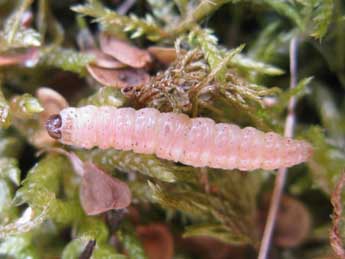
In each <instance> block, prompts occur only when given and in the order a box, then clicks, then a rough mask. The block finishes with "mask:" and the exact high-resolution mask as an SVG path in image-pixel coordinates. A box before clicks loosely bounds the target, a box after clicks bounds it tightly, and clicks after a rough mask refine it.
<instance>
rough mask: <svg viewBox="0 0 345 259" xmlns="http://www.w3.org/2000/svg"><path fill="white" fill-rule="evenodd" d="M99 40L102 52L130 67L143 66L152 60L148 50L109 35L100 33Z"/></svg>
mask: <svg viewBox="0 0 345 259" xmlns="http://www.w3.org/2000/svg"><path fill="white" fill-rule="evenodd" d="M99 41H100V46H101V49H102V51H103V52H104V53H106V54H108V55H111V56H113V57H114V58H116V59H117V60H119V61H120V62H122V63H124V64H127V65H129V66H131V67H134V68H144V67H147V66H148V65H149V64H150V63H151V62H152V59H151V56H150V53H149V52H148V51H146V50H143V49H139V48H137V47H135V46H132V45H131V44H129V43H127V42H125V41H122V40H118V39H116V38H114V37H112V36H110V35H107V34H102V35H101V36H100V39H99Z"/></svg>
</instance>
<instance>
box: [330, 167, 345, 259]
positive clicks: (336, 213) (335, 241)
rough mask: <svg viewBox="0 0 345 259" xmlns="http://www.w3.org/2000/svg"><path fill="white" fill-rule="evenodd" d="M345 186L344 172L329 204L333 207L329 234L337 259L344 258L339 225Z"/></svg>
mask: <svg viewBox="0 0 345 259" xmlns="http://www.w3.org/2000/svg"><path fill="white" fill-rule="evenodd" d="M344 185H345V171H344V172H343V173H342V174H341V176H340V179H339V180H338V183H337V185H336V187H335V189H334V191H333V192H332V196H331V202H332V205H333V216H332V223H333V226H332V229H331V232H330V234H329V238H330V241H331V247H332V248H333V251H334V252H335V253H336V254H337V256H339V258H345V248H344V244H343V241H342V236H341V229H340V226H341V223H342V217H343V215H342V214H343V213H342V212H343V207H342V192H343V188H344Z"/></svg>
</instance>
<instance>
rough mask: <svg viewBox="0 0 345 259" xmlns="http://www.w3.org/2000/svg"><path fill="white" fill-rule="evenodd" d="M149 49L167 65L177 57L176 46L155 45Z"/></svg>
mask: <svg viewBox="0 0 345 259" xmlns="http://www.w3.org/2000/svg"><path fill="white" fill-rule="evenodd" d="M147 50H148V51H149V52H150V53H151V54H152V56H154V57H155V58H156V59H157V60H158V61H159V62H161V63H163V64H165V65H169V64H170V63H172V62H174V61H175V59H176V57H177V54H176V49H175V48H167V47H158V46H153V47H149V48H148V49H147Z"/></svg>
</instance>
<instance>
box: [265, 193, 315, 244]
mask: <svg viewBox="0 0 345 259" xmlns="http://www.w3.org/2000/svg"><path fill="white" fill-rule="evenodd" d="M269 198H270V195H267V197H264V203H265V205H264V209H263V211H264V212H263V214H262V215H261V220H260V222H266V220H265V219H266V217H267V215H266V214H267V211H268V206H269V201H270V199H269ZM263 227H264V226H262V229H263ZM310 229H311V216H310V213H309V211H308V210H307V208H306V207H305V206H304V205H303V203H302V202H300V201H299V200H297V199H295V198H293V197H290V196H288V195H284V196H283V197H282V199H281V202H280V206H279V211H278V215H277V221H276V225H275V231H274V236H273V241H274V243H275V244H276V245H277V246H280V247H284V248H290V247H296V246H298V245H300V244H301V243H302V242H303V241H304V240H305V238H306V237H307V236H308V234H309V231H310Z"/></svg>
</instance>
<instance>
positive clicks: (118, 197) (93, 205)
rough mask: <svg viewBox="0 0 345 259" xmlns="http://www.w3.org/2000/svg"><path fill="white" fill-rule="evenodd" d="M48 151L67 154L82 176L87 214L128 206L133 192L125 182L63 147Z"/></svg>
mask: <svg viewBox="0 0 345 259" xmlns="http://www.w3.org/2000/svg"><path fill="white" fill-rule="evenodd" d="M46 151H50V152H56V153H59V154H62V155H65V156H66V157H67V158H68V159H69V160H70V162H71V164H72V166H73V169H74V171H75V172H76V173H77V174H78V175H80V176H81V178H82V180H81V185H80V195H79V197H80V203H81V205H82V207H83V209H84V211H85V212H86V214H87V215H97V214H100V213H103V212H106V211H109V210H113V209H124V208H127V207H128V206H129V205H130V203H131V200H132V194H131V192H130V190H129V188H128V185H127V184H126V183H125V182H122V181H120V180H119V179H116V178H114V177H112V176H110V175H108V174H106V173H105V172H103V171H102V170H100V169H99V168H98V167H96V166H95V165H94V164H92V163H90V162H83V161H82V160H81V159H80V158H79V157H78V156H77V155H76V154H74V153H73V152H67V151H65V150H63V149H61V148H49V149H46Z"/></svg>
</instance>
